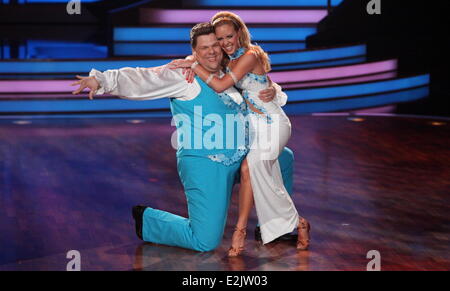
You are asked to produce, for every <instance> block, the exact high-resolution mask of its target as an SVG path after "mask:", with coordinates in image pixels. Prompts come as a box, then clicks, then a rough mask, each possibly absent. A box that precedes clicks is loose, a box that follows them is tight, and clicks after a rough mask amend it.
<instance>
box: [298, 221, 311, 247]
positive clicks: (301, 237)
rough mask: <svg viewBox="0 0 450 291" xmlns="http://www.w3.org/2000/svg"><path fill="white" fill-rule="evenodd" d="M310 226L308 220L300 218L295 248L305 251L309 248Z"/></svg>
mask: <svg viewBox="0 0 450 291" xmlns="http://www.w3.org/2000/svg"><path fill="white" fill-rule="evenodd" d="M310 230H311V226H310V224H309V222H308V221H307V220H306V219H304V218H301V219H300V221H299V224H298V238H297V250H301V251H306V250H307V249H308V248H309V241H310V235H309V231H310Z"/></svg>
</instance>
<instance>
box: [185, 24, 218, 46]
mask: <svg viewBox="0 0 450 291" xmlns="http://www.w3.org/2000/svg"><path fill="white" fill-rule="evenodd" d="M211 33H214V27H213V26H212V25H211V23H209V22H203V23H199V24H197V25H195V26H194V27H193V28H192V29H191V47H192V48H195V47H196V46H197V38H198V37H199V36H200V35H208V34H211Z"/></svg>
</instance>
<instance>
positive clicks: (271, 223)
mask: <svg viewBox="0 0 450 291" xmlns="http://www.w3.org/2000/svg"><path fill="white" fill-rule="evenodd" d="M211 23H212V24H213V26H214V28H215V33H216V36H217V39H218V41H219V43H220V46H221V47H222V49H223V50H224V52H225V53H226V54H228V56H229V58H230V61H229V63H228V65H227V67H226V74H225V75H224V76H223V77H222V78H218V77H216V76H214V75H212V74H211V73H210V72H208V71H207V70H206V69H204V68H203V67H202V66H201V65H198V63H197V62H195V55H194V56H193V58H187V59H185V60H175V61H173V62H172V68H191V69H192V71H193V72H194V73H195V74H196V75H197V76H198V77H199V78H201V79H202V80H203V81H206V83H207V84H208V85H209V86H210V87H211V88H213V89H214V90H215V91H216V92H219V93H220V92H222V91H224V90H226V89H227V88H229V87H231V86H236V87H238V88H240V89H242V90H243V93H242V95H243V97H244V99H245V101H246V102H247V105H248V106H247V107H248V108H249V111H248V112H249V114H248V116H249V121H250V136H251V141H250V152H249V153H248V155H247V157H246V159H245V160H244V162H243V163H242V168H241V189H240V192H239V196H240V197H239V218H238V221H237V224H236V228H235V232H234V234H233V238H232V246H231V248H230V250H229V252H228V255H229V256H238V255H240V254H241V253H242V251H243V250H244V243H245V236H246V229H247V221H248V217H249V215H250V211H251V208H252V206H253V201H254V203H255V207H256V213H257V216H258V221H259V224H260V229H261V238H262V241H263V243H264V244H266V243H269V242H271V241H273V240H275V239H276V238H278V237H280V236H282V235H284V234H287V233H290V232H292V231H293V230H294V229H295V228H296V227H297V228H298V239H297V249H299V250H306V249H308V247H309V240H310V239H309V229H310V226H309V223H308V221H307V220H306V219H304V218H302V217H300V216H299V215H298V212H297V210H296V208H295V205H294V203H293V201H292V199H291V197H290V196H289V194H288V192H287V191H286V189H285V187H284V184H283V179H282V176H281V169H280V165H279V163H278V160H277V159H278V156H279V154H280V153H281V151H282V150H283V148H284V147H285V146H286V144H287V142H288V140H289V138H290V136H291V123H290V121H289V119H288V117H287V116H286V114H285V113H284V111H283V109H282V108H281V106H280V105H279V104H278V103H277V102H276V101H271V102H267V103H264V102H262V101H261V100H260V99H259V98H257V97H258V93H259V91H261V90H263V89H266V88H267V87H268V86H269V82H270V80H269V78H268V77H267V73H268V72H269V71H270V69H271V68H270V63H269V58H268V56H267V54H266V53H265V52H264V51H263V50H262V48H261V47H259V46H256V45H252V44H251V42H250V41H251V39H250V33H249V31H248V29H247V27H246V25H245V23H244V22H243V21H242V20H241V18H240V17H239V16H237V15H236V14H234V13H231V12H225V11H224V12H219V13H217V14H216V15H215V16H213V18H212V20H211ZM262 143H265V145H264V146H263V145H262ZM248 181H250V183H248Z"/></svg>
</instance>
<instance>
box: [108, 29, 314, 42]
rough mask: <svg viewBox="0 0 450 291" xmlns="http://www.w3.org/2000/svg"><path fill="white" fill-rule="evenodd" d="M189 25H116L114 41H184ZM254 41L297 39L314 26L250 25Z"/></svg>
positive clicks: (303, 38) (304, 35)
mask: <svg viewBox="0 0 450 291" xmlns="http://www.w3.org/2000/svg"><path fill="white" fill-rule="evenodd" d="M190 30H191V28H190V27H116V28H114V41H159V42H161V41H186V40H187V39H188V37H189V33H190ZM249 30H250V33H251V35H252V39H253V40H255V41H298V40H305V39H306V38H307V37H308V36H310V35H313V34H315V33H316V31H317V29H316V28H314V27H252V28H250V29H249Z"/></svg>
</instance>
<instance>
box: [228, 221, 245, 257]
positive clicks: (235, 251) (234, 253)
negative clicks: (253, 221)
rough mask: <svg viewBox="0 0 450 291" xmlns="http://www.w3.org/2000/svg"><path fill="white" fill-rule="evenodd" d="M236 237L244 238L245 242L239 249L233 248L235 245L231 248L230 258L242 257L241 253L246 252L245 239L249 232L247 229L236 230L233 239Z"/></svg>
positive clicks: (229, 251)
mask: <svg viewBox="0 0 450 291" xmlns="http://www.w3.org/2000/svg"><path fill="white" fill-rule="evenodd" d="M235 235H242V236H243V237H244V240H243V242H242V245H240V246H238V247H233V245H232V246H231V247H230V249H229V250H228V256H229V257H237V256H239V255H241V253H242V252H243V251H244V249H245V237H246V235H247V230H246V228H237V227H236V228H235V229H234V233H233V238H234V236H235ZM232 240H233V239H232Z"/></svg>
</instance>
